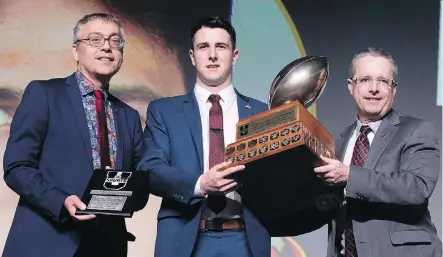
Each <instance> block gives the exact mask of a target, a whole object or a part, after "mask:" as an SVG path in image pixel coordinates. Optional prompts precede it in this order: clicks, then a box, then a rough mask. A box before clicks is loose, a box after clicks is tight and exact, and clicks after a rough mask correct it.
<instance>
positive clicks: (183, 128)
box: [139, 91, 271, 257]
mask: <svg viewBox="0 0 443 257" xmlns="http://www.w3.org/2000/svg"><path fill="white" fill-rule="evenodd" d="M237 103H238V112H239V118H240V119H243V118H246V117H248V116H251V115H254V114H257V113H260V112H263V111H265V110H267V106H266V105H265V104H264V103H262V102H259V101H257V100H255V99H252V98H249V97H246V96H243V95H241V94H239V93H238V92H237ZM201 129H202V127H201V119H200V112H199V107H198V104H197V100H196V98H195V95H194V92H193V91H191V92H190V93H188V94H186V95H182V96H177V97H172V98H163V99H159V100H156V101H153V102H151V103H150V104H149V108H148V112H147V122H146V128H145V131H144V137H145V144H146V146H147V148H146V153H145V154H144V156H143V159H142V161H141V163H140V167H139V169H140V170H151V178H150V190H151V193H153V194H155V195H158V196H160V197H162V198H163V200H162V204H161V207H160V210H159V213H158V225H157V240H156V245H155V256H156V257H175V256H177V253H180V254H179V255H180V256H183V257H185V256H191V253H192V250H193V248H194V245H195V243H196V238H197V232H198V227H199V225H198V223H199V221H200V214H201V211H200V207H201V200H202V198H197V197H194V187H195V185H196V182H197V179H198V178H199V177H200V175H201V174H202V172H203V171H204V170H203V143H202V131H201ZM244 218H245V223H246V232H247V234H248V239H249V244H250V247H251V249H252V253H253V256H255V257H265V256H266V257H269V255H270V252H271V249H270V243H271V240H270V237H269V234H268V232H267V231H266V230H265V229H264V227H263V226H262V224H261V223H260V222H259V221H258V220H257V219H256V218H255V217H254V215H253V214H252V213H251V212H250V211H249V210H248V209H246V208H245V209H244Z"/></svg>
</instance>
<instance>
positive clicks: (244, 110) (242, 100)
mask: <svg viewBox="0 0 443 257" xmlns="http://www.w3.org/2000/svg"><path fill="white" fill-rule="evenodd" d="M235 93H236V94H237V108H238V119H239V120H242V119H245V118H247V117H249V116H251V115H252V114H253V113H254V112H253V109H252V106H251V105H250V104H249V98H248V97H246V96H244V95H242V94H240V93H239V92H238V91H237V90H235Z"/></svg>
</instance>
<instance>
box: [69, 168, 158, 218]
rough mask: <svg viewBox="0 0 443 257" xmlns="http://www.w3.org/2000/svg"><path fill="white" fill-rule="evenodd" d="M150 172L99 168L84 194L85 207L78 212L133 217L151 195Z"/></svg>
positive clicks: (80, 213) (77, 213) (79, 213)
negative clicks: (149, 185)
mask: <svg viewBox="0 0 443 257" xmlns="http://www.w3.org/2000/svg"><path fill="white" fill-rule="evenodd" d="M149 174H150V173H149V172H148V171H137V170H134V171H123V170H103V169H96V170H94V173H93V174H92V177H91V180H90V181H89V184H88V187H87V189H86V191H85V193H84V195H83V197H82V201H83V202H84V203H85V204H86V209H85V210H77V212H76V215H86V214H96V215H115V216H123V217H128V218H131V217H132V215H133V213H134V211H136V210H137V209H138V206H140V205H144V203H143V202H144V201H146V199H147V195H148V194H149V190H148V183H149Z"/></svg>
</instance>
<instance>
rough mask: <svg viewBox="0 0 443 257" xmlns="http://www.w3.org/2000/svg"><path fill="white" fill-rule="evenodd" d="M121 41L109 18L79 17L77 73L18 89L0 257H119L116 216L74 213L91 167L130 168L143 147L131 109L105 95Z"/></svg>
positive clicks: (122, 243)
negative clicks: (10, 199)
mask: <svg viewBox="0 0 443 257" xmlns="http://www.w3.org/2000/svg"><path fill="white" fill-rule="evenodd" d="M124 42H125V41H124V39H123V34H122V29H121V26H120V23H119V22H118V21H117V20H116V19H115V18H114V17H113V16H111V15H109V14H104V13H94V14H90V15H86V16H85V17H83V18H82V19H81V20H79V21H78V22H77V25H76V26H75V29H74V43H73V46H72V54H73V57H74V60H75V61H76V63H77V71H75V72H74V73H73V74H72V75H70V76H68V77H66V78H57V79H51V80H34V81H31V82H30V83H29V85H28V86H27V87H26V89H25V92H24V95H23V98H22V101H21V103H20V105H19V106H18V108H17V110H16V112H15V115H14V117H13V120H12V124H11V132H10V137H9V139H8V143H7V146H6V151H5V156H4V172H5V174H4V180H5V182H6V184H7V185H8V186H9V187H10V188H11V189H12V190H13V191H14V192H16V193H17V194H18V195H19V196H20V200H19V203H18V207H17V210H16V213H15V216H14V220H13V223H12V226H11V229H10V231H9V234H8V239H7V241H6V245H5V248H4V252H3V255H2V256H4V257H16V256H20V257H28V256H29V257H31V256H33V257H34V256H45V257H72V256H75V257H86V256H88V257H90V256H107V257H126V256H127V243H128V241H130V240H134V237H133V236H132V235H131V234H130V233H128V232H127V231H126V225H125V220H124V218H123V217H109V216H100V217H95V215H76V211H77V210H78V209H85V208H86V206H85V203H83V202H82V201H81V200H80V197H81V196H82V195H83V193H84V192H85V190H86V187H87V184H88V182H89V180H90V178H91V175H92V172H93V170H94V169H116V170H133V169H136V167H137V164H138V161H139V158H140V153H141V152H142V151H143V149H144V143H143V140H142V129H141V123H140V116H139V114H138V112H137V111H135V110H134V109H133V108H131V107H129V106H128V105H126V104H124V103H123V102H122V101H120V100H119V99H117V98H116V97H114V96H113V95H112V94H110V93H109V82H110V80H111V78H112V77H113V76H114V75H115V74H116V73H117V72H118V71H119V69H120V67H121V65H122V63H123V48H124ZM147 199H148V195H146V198H145V199H139V203H138V206H137V207H138V208H137V210H140V209H142V208H143V207H144V206H145V205H146V202H147Z"/></svg>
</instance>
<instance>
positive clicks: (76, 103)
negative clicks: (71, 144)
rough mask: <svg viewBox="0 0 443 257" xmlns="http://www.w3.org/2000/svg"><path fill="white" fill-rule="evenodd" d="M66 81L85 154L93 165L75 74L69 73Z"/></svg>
mask: <svg viewBox="0 0 443 257" xmlns="http://www.w3.org/2000/svg"><path fill="white" fill-rule="evenodd" d="M66 83H67V84H68V85H69V86H68V87H67V88H66V90H67V94H68V98H69V102H70V104H71V107H72V110H73V112H72V113H73V116H74V118H75V120H76V121H77V125H78V129H79V133H80V137H81V139H82V141H83V145H84V146H85V150H86V155H87V156H88V159H89V162H90V164H91V167H93V166H94V165H93V162H92V147H91V137H90V135H89V130H88V124H87V122H86V115H85V109H84V108H83V104H82V97H81V93H80V89H79V88H78V84H77V80H76V79H75V75H71V76H69V77H68V78H67V79H66Z"/></svg>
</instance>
